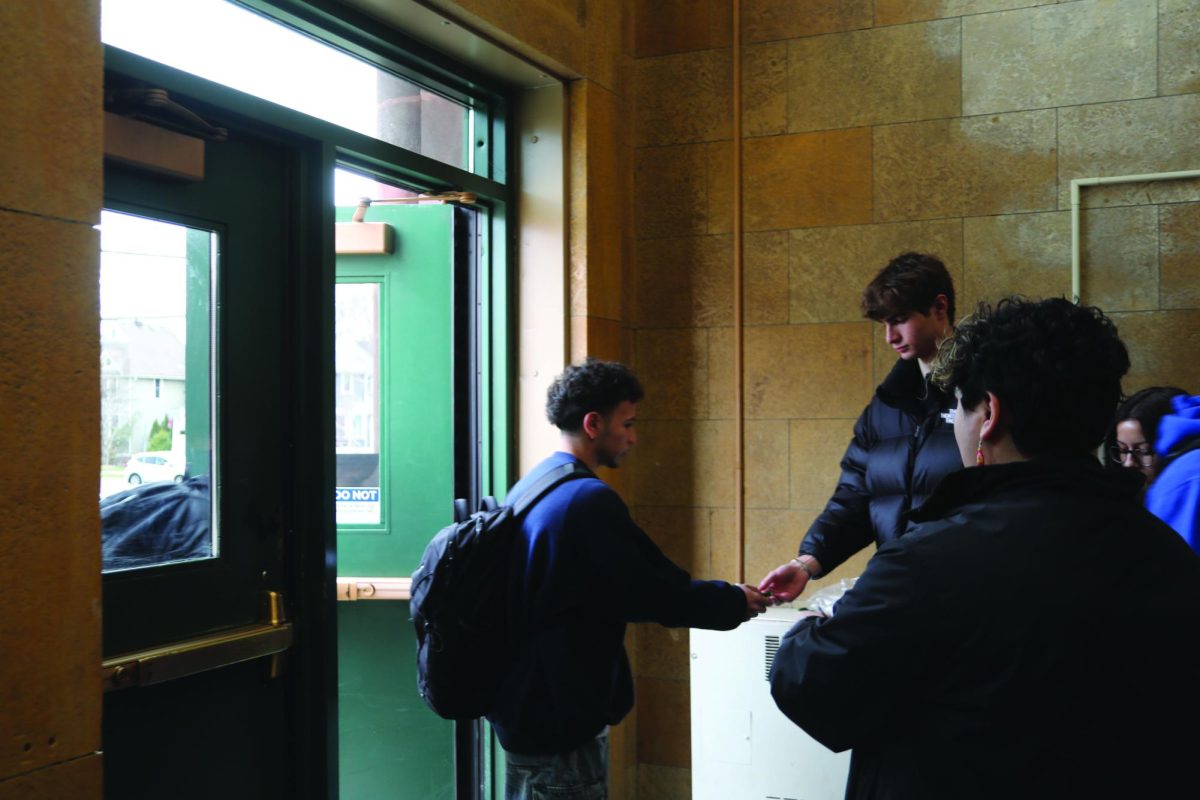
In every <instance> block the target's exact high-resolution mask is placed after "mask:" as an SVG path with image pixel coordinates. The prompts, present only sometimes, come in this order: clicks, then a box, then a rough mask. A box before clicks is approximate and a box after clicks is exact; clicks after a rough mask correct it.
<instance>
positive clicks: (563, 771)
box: [504, 730, 608, 800]
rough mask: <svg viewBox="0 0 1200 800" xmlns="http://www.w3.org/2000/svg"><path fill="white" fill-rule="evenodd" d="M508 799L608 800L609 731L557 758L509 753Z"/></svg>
mask: <svg viewBox="0 0 1200 800" xmlns="http://www.w3.org/2000/svg"><path fill="white" fill-rule="evenodd" d="M505 757H506V760H507V763H508V768H507V771H506V773H505V776H504V798H505V800H606V798H607V797H608V731H607V730H605V731H604V732H602V733H601V734H600V735H599V736H597V737H596V738H595V739H592V740H591V741H590V742H587V743H586V744H583V745H581V746H580V747H577V748H575V749H574V750H569V751H567V752H565V753H555V754H553V755H543V756H529V755H522V754H520V753H506V754H505Z"/></svg>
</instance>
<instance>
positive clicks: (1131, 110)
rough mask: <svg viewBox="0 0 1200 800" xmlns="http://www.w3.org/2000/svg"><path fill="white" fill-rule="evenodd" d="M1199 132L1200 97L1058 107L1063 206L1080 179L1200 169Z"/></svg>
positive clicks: (1059, 191)
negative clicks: (1076, 181)
mask: <svg viewBox="0 0 1200 800" xmlns="http://www.w3.org/2000/svg"><path fill="white" fill-rule="evenodd" d="M1198 130H1200V94H1189V95H1177V96H1174V97H1158V98H1152V99H1149V100H1130V101H1127V102H1121V103H1101V104H1099V105H1089V106H1074V107H1070V108H1062V109H1059V111H1058V180H1059V189H1058V205H1059V208H1069V207H1070V182H1071V181H1072V180H1073V179H1075V178H1092V177H1100V176H1113V175H1141V174H1145V173H1150V172H1176V171H1179V170H1191V169H1196V168H1197V164H1200V136H1197V135H1196V132H1197V131H1198ZM1086 191H1088V190H1085V192H1086Z"/></svg>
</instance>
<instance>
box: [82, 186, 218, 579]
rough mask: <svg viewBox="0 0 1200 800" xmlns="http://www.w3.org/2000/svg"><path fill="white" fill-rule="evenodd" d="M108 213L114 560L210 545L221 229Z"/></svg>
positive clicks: (103, 319)
mask: <svg viewBox="0 0 1200 800" xmlns="http://www.w3.org/2000/svg"><path fill="white" fill-rule="evenodd" d="M100 220H101V221H100V517H101V526H102V551H103V556H104V567H105V570H106V571H107V570H113V569H127V568H131V567H140V566H148V565H152V564H160V563H165V562H168V561H179V560H186V559H192V558H203V557H208V556H211V555H213V554H214V545H213V536H212V525H211V524H210V521H211V518H212V513H211V505H212V503H211V496H212V493H211V491H210V487H209V476H210V474H211V471H212V470H211V463H212V450H211V445H210V442H209V441H208V438H209V437H208V435H207V431H208V430H210V428H211V424H210V420H209V419H208V417H209V414H210V409H211V404H210V401H209V397H210V390H209V386H210V377H209V372H210V366H209V364H210V346H209V343H210V333H211V321H210V320H211V315H210V313H209V308H210V302H209V292H210V289H209V287H210V286H211V273H212V260H213V251H214V249H215V245H214V239H215V236H214V235H213V234H212V233H211V232H209V231H198V230H194V229H189V228H186V227H184V226H181V225H175V224H172V223H169V222H162V221H159V220H154V219H147V218H144V217H137V216H133V215H129V214H122V213H118V212H114V211H108V210H106V211H104V212H102V214H101V218H100ZM189 311H190V312H191V313H190V318H189ZM189 416H191V417H192V419H193V422H194V423H195V424H194V425H193V426H192V427H193V431H194V432H195V435H193V436H191V437H189V435H188V427H189V426H188V419H189Z"/></svg>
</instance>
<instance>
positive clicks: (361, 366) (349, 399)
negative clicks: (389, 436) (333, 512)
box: [334, 283, 382, 525]
mask: <svg viewBox="0 0 1200 800" xmlns="http://www.w3.org/2000/svg"><path fill="white" fill-rule="evenodd" d="M334 302H335V304H336V305H335V309H336V310H335V312H334V313H335V325H336V328H335V333H334V336H335V341H334V359H335V366H334V369H335V371H336V373H337V380H336V381H335V385H336V386H337V397H336V398H335V404H336V411H335V419H336V423H337V424H336V430H335V440H334V442H335V446H336V451H337V494H336V498H337V501H336V508H337V524H338V525H379V524H380V523H381V522H382V514H381V500H382V498H381V492H380V488H379V487H380V481H379V477H380V476H379V471H380V462H379V440H380V437H379V425H378V422H377V421H378V419H379V391H378V388H377V387H378V386H379V284H378V283H339V284H338V285H337V289H336V294H335V297H334Z"/></svg>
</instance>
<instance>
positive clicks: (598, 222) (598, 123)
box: [568, 80, 627, 319]
mask: <svg viewBox="0 0 1200 800" xmlns="http://www.w3.org/2000/svg"><path fill="white" fill-rule="evenodd" d="M569 86H570V90H569V91H570V94H571V97H570V102H569V104H568V105H569V109H570V114H571V120H570V123H571V124H570V136H571V158H570V169H571V180H570V189H571V204H570V218H569V223H570V226H571V231H570V251H571V252H570V255H571V275H570V287H569V290H570V305H571V313H572V314H573V315H576V316H581V315H584V314H592V315H596V316H602V317H607V318H609V319H620V318H621V314H622V303H623V301H622V297H621V287H622V281H623V270H622V266H623V262H622V251H621V238H622V237H620V236H616V235H614V232H615V231H623V230H627V228H624V227H622V226H623V224H624V207H623V204H622V202H621V199H622V198H621V191H622V188H623V184H624V183H626V181H624V180H622V178H621V175H622V172H621V166H622V164H621V153H620V147H619V145H618V143H617V139H616V138H615V137H613V136H612V135H611V134H612V130H613V129H614V127H615V126H616V119H617V117H618V116H619V110H618V107H619V102H620V101H619V99H618V98H617V96H616V95H614V94H613V93H612V92H610V91H608V90H607V89H605V88H604V87H603V86H600V85H599V84H597V83H594V82H592V81H588V80H579V81H573V82H572V83H571V84H570V85H569Z"/></svg>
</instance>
